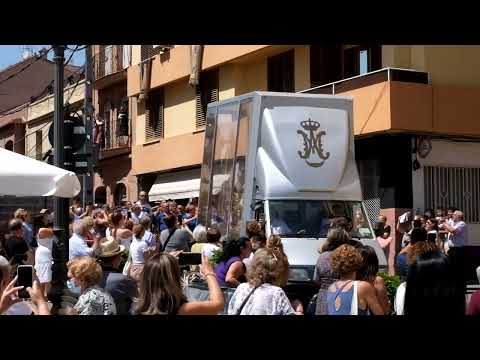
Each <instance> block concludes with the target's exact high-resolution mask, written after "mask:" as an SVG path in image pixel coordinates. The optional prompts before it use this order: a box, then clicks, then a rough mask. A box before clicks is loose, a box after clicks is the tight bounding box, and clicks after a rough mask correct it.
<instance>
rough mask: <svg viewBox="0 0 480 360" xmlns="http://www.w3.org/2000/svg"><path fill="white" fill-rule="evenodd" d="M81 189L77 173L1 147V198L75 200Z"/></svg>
mask: <svg viewBox="0 0 480 360" xmlns="http://www.w3.org/2000/svg"><path fill="white" fill-rule="evenodd" d="M80 189H81V187H80V182H79V181H78V178H77V176H76V175H75V174H74V173H73V172H71V171H67V170H64V169H60V168H58V167H56V166H52V165H49V164H47V163H44V162H42V161H38V160H35V159H32V158H29V157H27V156H23V155H20V154H17V153H15V152H12V151H9V150H5V149H2V148H0V195H15V196H58V197H63V198H72V197H74V196H76V195H77V194H78V193H79V192H80Z"/></svg>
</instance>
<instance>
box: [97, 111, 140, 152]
mask: <svg viewBox="0 0 480 360" xmlns="http://www.w3.org/2000/svg"><path fill="white" fill-rule="evenodd" d="M129 128H130V120H129V119H125V122H124V123H122V122H121V121H120V120H117V121H113V120H112V119H111V118H107V119H106V121H105V128H104V136H103V142H102V144H101V146H100V152H99V156H98V158H99V160H102V159H106V158H110V157H114V156H117V155H121V154H128V153H130V150H131V145H132V137H131V135H130V129H129Z"/></svg>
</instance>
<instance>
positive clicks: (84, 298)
mask: <svg viewBox="0 0 480 360" xmlns="http://www.w3.org/2000/svg"><path fill="white" fill-rule="evenodd" d="M74 308H75V310H77V313H78V315H116V314H117V308H116V306H115V302H114V301H113V298H112V297H111V296H110V294H108V293H107V292H105V291H104V290H102V289H101V288H99V287H98V286H92V287H89V288H87V289H86V290H85V291H84V292H83V293H82V295H80V297H79V298H78V301H77V303H76V304H75V307H74Z"/></svg>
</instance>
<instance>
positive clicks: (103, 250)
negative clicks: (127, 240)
mask: <svg viewBox="0 0 480 360" xmlns="http://www.w3.org/2000/svg"><path fill="white" fill-rule="evenodd" d="M124 251H125V246H123V245H120V244H119V243H118V242H117V241H116V240H115V239H114V238H112V237H108V238H106V239H104V240H103V241H102V242H101V243H100V255H99V257H104V258H105V257H112V256H116V255H118V254H121V253H123V252H124Z"/></svg>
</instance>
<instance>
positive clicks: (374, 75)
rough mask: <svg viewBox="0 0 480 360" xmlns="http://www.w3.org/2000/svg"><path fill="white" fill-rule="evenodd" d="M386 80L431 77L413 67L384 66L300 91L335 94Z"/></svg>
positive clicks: (421, 81)
mask: <svg viewBox="0 0 480 360" xmlns="http://www.w3.org/2000/svg"><path fill="white" fill-rule="evenodd" d="M385 81H401V82H409V83H417V84H429V83H430V77H429V74H428V73H426V72H422V71H416V70H412V69H397V68H384V69H380V70H375V71H372V72H369V73H366V74H363V75H358V76H354V77H350V78H347V79H342V80H338V81H335V82H332V83H328V84H324V85H320V86H316V87H313V88H311V89H306V90H302V91H300V93H308V94H330V95H334V94H339V93H344V92H346V91H350V90H353V89H358V88H361V87H365V86H369V85H373V84H378V83H381V82H385Z"/></svg>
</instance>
